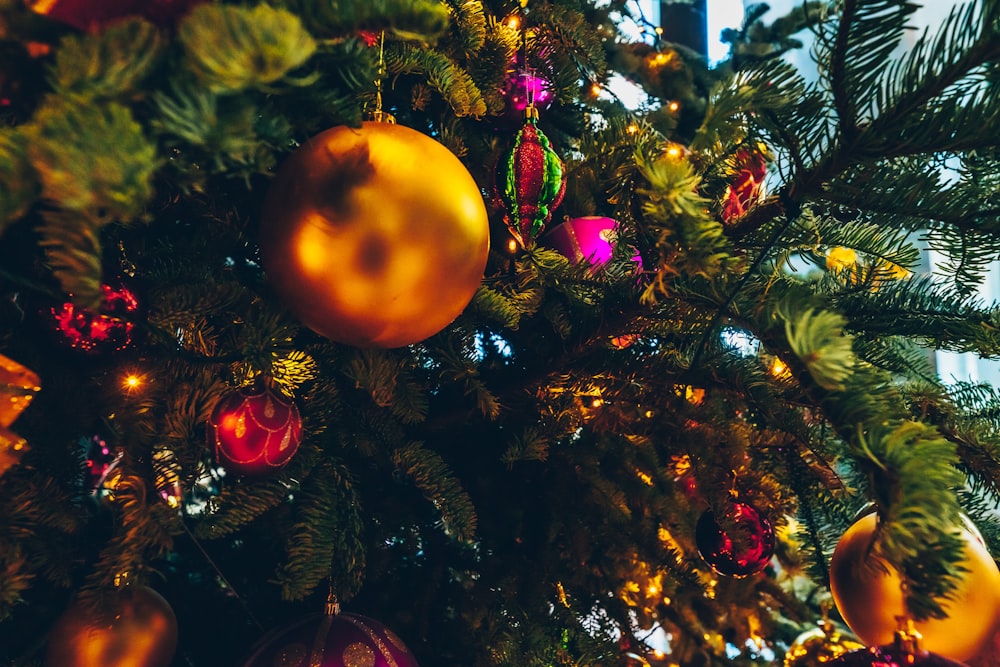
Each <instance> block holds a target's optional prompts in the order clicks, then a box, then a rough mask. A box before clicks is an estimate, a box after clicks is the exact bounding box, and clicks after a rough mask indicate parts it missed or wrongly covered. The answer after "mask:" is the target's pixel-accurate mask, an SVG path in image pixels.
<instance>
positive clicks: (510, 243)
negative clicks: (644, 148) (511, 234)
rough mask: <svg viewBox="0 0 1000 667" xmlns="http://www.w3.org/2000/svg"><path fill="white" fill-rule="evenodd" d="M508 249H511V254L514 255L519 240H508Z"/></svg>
mask: <svg viewBox="0 0 1000 667" xmlns="http://www.w3.org/2000/svg"><path fill="white" fill-rule="evenodd" d="M507 250H509V251H510V254H512V255H513V254H514V253H515V252H516V251H517V241H515V240H514V239H511V240H510V241H507Z"/></svg>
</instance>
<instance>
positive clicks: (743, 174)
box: [722, 149, 767, 222]
mask: <svg viewBox="0 0 1000 667" xmlns="http://www.w3.org/2000/svg"><path fill="white" fill-rule="evenodd" d="M736 166H737V172H736V178H735V179H734V180H733V182H732V184H731V185H730V186H729V190H728V191H727V193H726V203H725V204H724V205H723V207H722V220H723V221H724V222H730V221H732V220H735V219H737V218H739V217H741V216H742V215H743V214H745V213H746V212H747V211H748V210H750V207H751V206H753V204H754V203H755V202H756V201H757V200H758V199H759V198H760V194H761V191H762V189H763V187H764V176H765V175H767V160H766V158H765V156H764V154H763V153H759V152H751V151H748V150H744V149H741V150H738V151H737V152H736Z"/></svg>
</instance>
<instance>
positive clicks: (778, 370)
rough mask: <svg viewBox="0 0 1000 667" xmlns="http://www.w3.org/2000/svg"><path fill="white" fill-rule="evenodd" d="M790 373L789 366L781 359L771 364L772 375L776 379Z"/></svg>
mask: <svg viewBox="0 0 1000 667" xmlns="http://www.w3.org/2000/svg"><path fill="white" fill-rule="evenodd" d="M787 371H788V366H787V365H786V364H785V362H784V361H782V360H781V359H775V360H774V361H773V362H771V375H773V376H774V377H779V376H781V375H784V374H785V372H787Z"/></svg>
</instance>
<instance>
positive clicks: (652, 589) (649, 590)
mask: <svg viewBox="0 0 1000 667" xmlns="http://www.w3.org/2000/svg"><path fill="white" fill-rule="evenodd" d="M659 592H660V589H659V588H657V586H656V584H650V585H649V588H647V589H646V594H647V595H648V596H649V597H653V596H654V595H656V594H657V593H659Z"/></svg>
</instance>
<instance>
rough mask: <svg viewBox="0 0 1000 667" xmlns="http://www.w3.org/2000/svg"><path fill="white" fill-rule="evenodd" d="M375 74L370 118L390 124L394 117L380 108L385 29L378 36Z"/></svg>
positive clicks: (384, 69) (384, 71)
mask: <svg viewBox="0 0 1000 667" xmlns="http://www.w3.org/2000/svg"><path fill="white" fill-rule="evenodd" d="M375 74H376V78H375V111H373V112H372V114H371V119H372V120H374V121H376V122H378V123H389V124H390V125H392V124H394V123H395V122H396V118H395V117H394V116H393V115H392V114H391V113H388V112H386V111H383V110H382V81H383V80H384V79H385V75H386V67H385V30H383V31H382V32H381V33H380V34H379V37H378V68H377V69H376V70H375Z"/></svg>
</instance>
